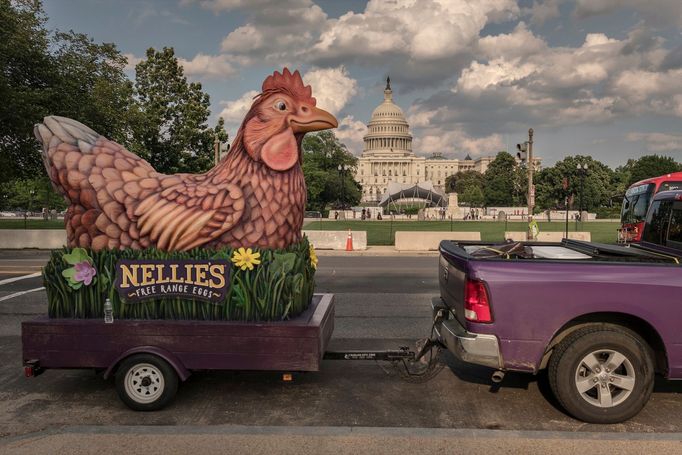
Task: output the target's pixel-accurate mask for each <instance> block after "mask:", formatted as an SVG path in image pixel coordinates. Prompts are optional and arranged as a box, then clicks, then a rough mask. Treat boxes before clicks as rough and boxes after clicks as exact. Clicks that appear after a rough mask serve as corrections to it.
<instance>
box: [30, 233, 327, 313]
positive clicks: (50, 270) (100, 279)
mask: <svg viewBox="0 0 682 455" xmlns="http://www.w3.org/2000/svg"><path fill="white" fill-rule="evenodd" d="M71 250H72V249H71V248H64V249H62V250H55V251H52V255H51V257H50V260H49V262H48V263H47V265H46V266H45V268H44V269H43V279H44V283H45V288H46V290H47V298H48V316H49V317H50V318H78V319H81V318H84V319H91V318H103V317H104V302H105V300H106V299H107V298H109V299H111V302H112V304H113V308H114V318H115V319H170V320H204V321H276V320H283V319H287V318H290V317H294V316H296V315H298V314H300V313H302V312H303V311H305V310H306V309H307V308H308V306H309V305H310V302H311V301H312V297H313V293H314V290H315V289H314V288H315V268H314V267H313V266H312V264H311V261H310V244H309V243H308V239H307V238H304V239H303V240H302V241H301V242H299V243H297V244H294V245H291V246H290V247H288V248H286V249H283V250H261V249H257V248H254V249H253V250H254V252H256V251H257V252H259V253H260V255H261V256H260V260H261V263H260V264H259V265H256V266H255V267H254V270H246V271H243V270H241V269H239V268H237V267H236V266H233V267H232V269H231V271H230V287H229V290H228V293H227V295H226V297H225V300H224V301H223V302H220V303H219V304H216V303H210V302H205V301H201V300H193V299H188V298H185V297H165V298H161V299H154V300H144V301H141V302H137V303H126V302H124V301H122V300H121V299H120V298H119V295H118V292H117V291H116V289H115V287H114V281H115V274H116V263H117V261H118V260H119V259H142V260H144V259H147V260H151V259H198V260H201V259H212V258H220V259H229V258H231V257H232V253H233V251H234V250H233V249H230V248H227V249H222V250H217V251H216V250H208V249H201V248H197V249H194V250H192V251H189V252H166V251H160V250H156V249H147V250H132V249H127V250H103V251H99V252H93V251H88V254H89V255H90V257H91V258H92V259H93V266H94V267H95V269H96V270H97V275H96V276H95V280H94V281H93V283H92V284H91V285H89V286H85V285H83V286H82V287H81V288H80V289H77V290H74V289H73V288H71V287H70V286H69V284H68V282H67V280H66V279H65V278H64V277H63V276H62V271H63V270H65V269H67V268H69V267H71V266H70V265H69V264H67V263H66V262H65V261H64V258H63V256H64V254H67V253H70V252H71Z"/></svg>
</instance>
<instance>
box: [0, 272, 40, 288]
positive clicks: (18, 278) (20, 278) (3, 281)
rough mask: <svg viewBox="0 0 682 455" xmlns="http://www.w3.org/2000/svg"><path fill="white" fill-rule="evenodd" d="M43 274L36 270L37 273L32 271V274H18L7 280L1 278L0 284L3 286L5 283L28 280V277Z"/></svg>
mask: <svg viewBox="0 0 682 455" xmlns="http://www.w3.org/2000/svg"><path fill="white" fill-rule="evenodd" d="M42 274H43V272H36V273H32V274H30V275H24V276H17V277H14V278H7V279H6V280H0V286H2V285H3V284H9V283H14V282H15V281H19V280H26V279H28V278H35V277H37V276H40V275H42Z"/></svg>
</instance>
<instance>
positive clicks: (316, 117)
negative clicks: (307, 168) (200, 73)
mask: <svg viewBox="0 0 682 455" xmlns="http://www.w3.org/2000/svg"><path fill="white" fill-rule="evenodd" d="M311 95H312V91H311V88H310V86H304V85H303V81H302V80H301V76H300V74H299V72H298V71H295V72H294V73H293V74H291V73H290V72H289V70H288V69H287V68H285V69H284V71H283V73H279V72H275V73H274V74H273V75H272V76H268V77H267V79H265V81H264V82H263V88H262V93H261V94H260V95H258V96H257V97H256V98H255V101H254V103H253V105H252V106H251V109H250V110H249V112H248V113H247V114H246V117H245V118H244V120H243V122H242V125H241V127H240V128H239V131H238V132H237V135H236V137H235V140H234V142H233V144H232V148H231V149H230V151H229V153H228V154H227V155H226V157H225V158H223V160H222V161H221V162H220V163H219V164H218V165H216V166H215V167H214V168H213V169H211V170H210V171H208V172H206V173H205V174H176V175H164V174H160V173H158V172H156V171H155V170H154V168H152V166H151V165H150V164H149V163H147V162H146V161H145V160H143V159H141V158H140V157H138V156H137V155H134V154H133V153H131V152H129V151H128V150H126V149H125V148H123V147H122V146H120V145H119V144H117V143H115V142H113V141H110V140H108V139H107V138H105V137H103V136H100V135H99V134H97V133H96V132H94V131H93V130H92V129H90V128H88V127H87V126H85V125H83V124H81V123H79V122H77V121H75V120H72V119H68V118H64V117H54V116H51V117H46V118H45V120H44V123H42V124H38V125H36V127H35V134H36V137H37V138H38V140H40V141H42V144H43V160H44V163H45V168H46V169H47V172H48V175H49V176H50V179H51V180H52V183H53V185H54V187H55V188H56V189H57V190H58V191H59V192H60V193H61V194H63V195H64V197H65V198H66V200H67V202H68V203H69V204H70V206H69V208H68V210H67V214H66V217H65V223H66V230H67V236H68V245H69V246H71V247H75V246H80V247H86V248H88V247H89V248H92V249H94V250H101V249H103V248H112V249H113V248H134V249H138V248H147V247H156V248H159V249H162V250H190V249H192V248H195V247H198V246H203V247H209V248H217V247H221V246H234V247H237V246H257V247H263V248H283V247H286V246H288V245H290V244H291V243H294V242H297V241H298V240H300V237H301V225H302V223H303V212H304V209H305V203H306V187H305V182H304V180H303V172H302V170H301V159H302V156H301V141H302V140H303V136H304V135H305V133H307V132H310V131H318V130H324V129H328V128H335V127H336V126H337V121H336V119H335V118H334V116H332V115H331V114H329V113H328V112H326V111H323V110H321V109H318V108H317V107H315V98H313V97H312V96H311Z"/></svg>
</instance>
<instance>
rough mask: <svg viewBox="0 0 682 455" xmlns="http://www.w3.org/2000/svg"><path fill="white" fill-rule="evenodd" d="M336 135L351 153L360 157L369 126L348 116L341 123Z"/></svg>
mask: <svg viewBox="0 0 682 455" xmlns="http://www.w3.org/2000/svg"><path fill="white" fill-rule="evenodd" d="M334 134H335V135H336V137H337V138H338V139H339V140H340V141H341V142H342V143H343V144H345V145H346V147H348V150H350V151H351V153H353V154H354V155H359V154H360V152H361V151H362V148H363V146H364V140H363V137H364V136H365V134H367V126H366V125H365V124H364V123H363V122H361V121H360V120H355V117H353V116H352V115H347V116H345V117H344V118H342V119H341V121H339V127H338V128H337V129H336V130H334Z"/></svg>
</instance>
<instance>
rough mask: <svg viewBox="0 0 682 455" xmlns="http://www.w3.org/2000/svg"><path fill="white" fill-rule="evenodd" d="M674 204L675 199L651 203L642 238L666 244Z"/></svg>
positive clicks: (658, 243)
mask: <svg viewBox="0 0 682 455" xmlns="http://www.w3.org/2000/svg"><path fill="white" fill-rule="evenodd" d="M672 206H673V201H654V203H653V204H651V209H650V210H649V216H648V217H647V221H646V226H645V227H644V234H642V240H644V241H645V242H651V243H655V244H657V245H663V246H665V244H666V237H667V236H668V232H667V230H668V220H670V212H671V211H672Z"/></svg>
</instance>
